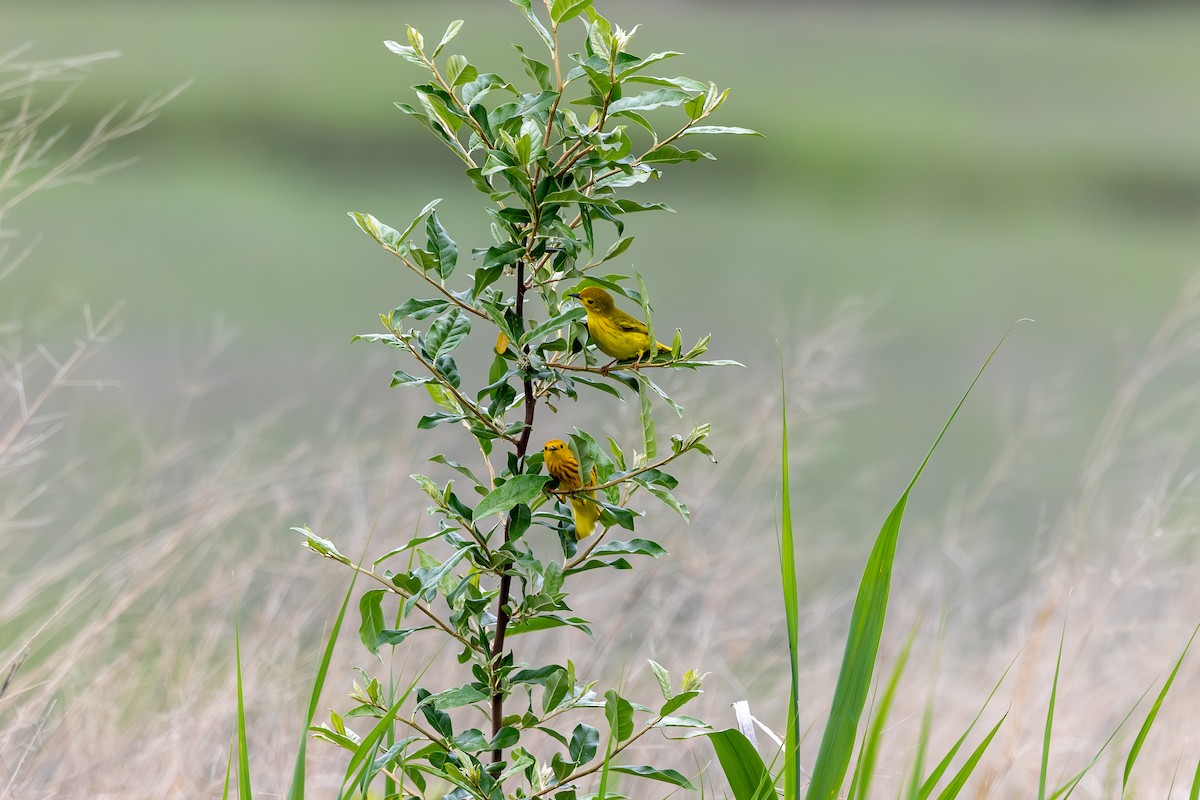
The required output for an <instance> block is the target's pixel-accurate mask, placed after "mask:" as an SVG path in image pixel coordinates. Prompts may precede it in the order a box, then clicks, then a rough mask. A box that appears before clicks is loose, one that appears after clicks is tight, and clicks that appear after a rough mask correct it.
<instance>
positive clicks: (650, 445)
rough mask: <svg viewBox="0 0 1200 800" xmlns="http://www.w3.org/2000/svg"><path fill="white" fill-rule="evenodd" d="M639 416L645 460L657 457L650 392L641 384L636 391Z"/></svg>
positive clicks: (656, 437) (656, 435)
mask: <svg viewBox="0 0 1200 800" xmlns="http://www.w3.org/2000/svg"><path fill="white" fill-rule="evenodd" d="M638 400H639V402H640V406H639V407H640V416H641V420H642V446H643V447H644V448H645V450H646V458H654V457H655V456H656V455H658V434H656V433H655V431H654V414H653V412H652V410H651V408H650V392H649V391H647V390H646V385H645V384H644V383H643V384H642V385H641V388H640V389H639V390H638Z"/></svg>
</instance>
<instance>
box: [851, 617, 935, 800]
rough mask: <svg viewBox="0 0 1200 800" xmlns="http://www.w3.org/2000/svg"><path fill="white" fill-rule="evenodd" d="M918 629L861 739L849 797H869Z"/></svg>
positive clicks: (909, 639)
mask: <svg viewBox="0 0 1200 800" xmlns="http://www.w3.org/2000/svg"><path fill="white" fill-rule="evenodd" d="M919 629H920V622H918V623H917V624H915V625H913V629H912V631H910V632H909V634H908V640H907V641H905V642H904V647H903V649H901V651H900V655H899V656H898V657H897V658H896V666H895V667H893V668H892V675H891V677H890V678H889V679H888V685H887V689H885V690H884V692H883V699H882V700H880V703H879V713H877V714H875V716H874V718H873V719H872V720H871V723H870V727H869V730H868V732H867V735H866V737H865V738H864V739H863V744H862V748H861V749H860V750H859V753H860V766H859V767H856V768H855V772H856V773H857V774H856V775H855V778H854V784H855V785H856V786H857V787H858V791H857V792H856V793H852V794H851V797H861V798H864V799H865V798H869V797H870V796H871V792H870V790H871V778H872V776H873V775H874V774H875V760H876V758H877V756H878V755H879V743H880V741H882V740H883V728H884V725H886V724H887V718H888V712H889V711H891V709H892V701H893V700H894V699H895V698H896V687H897V686H898V685H899V684H900V676H901V675H902V674H904V667H905V666H906V665H907V664H908V654H909V653H910V652H912V645H913V640H914V639H916V638H917V631H918V630H919Z"/></svg>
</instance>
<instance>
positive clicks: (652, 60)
mask: <svg viewBox="0 0 1200 800" xmlns="http://www.w3.org/2000/svg"><path fill="white" fill-rule="evenodd" d="M681 55H683V53H680V52H679V51H677V50H664V51H663V52H661V53H651V54H650V55H648V56H646V57H645V58H643V59H640V60H636V61H635V62H634V63H633V65H632V66H628V67H621V69H620V70H619V71H618V72H617V78H618V79H621V78H625V77H627V76H629V75H632V74H634V73H635V72H638V71H639V70H643V69H645V68H646V67H648V66H650V65H651V64H657V63H658V62H659V61H663V60H665V59H668V58H674V57H675V56H681Z"/></svg>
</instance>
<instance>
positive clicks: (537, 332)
mask: <svg viewBox="0 0 1200 800" xmlns="http://www.w3.org/2000/svg"><path fill="white" fill-rule="evenodd" d="M585 316H587V310H586V309H585V308H584V307H583V306H575V307H573V308H569V309H567V310H566V311H564V312H563V313H561V314H559V315H558V316H556V317H551V318H550V319H548V320H546V321H545V322H543V323H541V324H539V325H537V326H536V327H535V328H533V329H532V330H530V331H529V332H528V333H526V334H525V335H524V336H522V337H521V341H520V344H525V343H526V342H532V341H533V340H534V339H538V338H540V337H542V336H545V335H546V334H548V333H552V332H554V331H556V330H559V329H560V328H565V327H567V326H568V325H570V324H571V323H572V322H574V321H575V320H578V319H583V318H584V317H585Z"/></svg>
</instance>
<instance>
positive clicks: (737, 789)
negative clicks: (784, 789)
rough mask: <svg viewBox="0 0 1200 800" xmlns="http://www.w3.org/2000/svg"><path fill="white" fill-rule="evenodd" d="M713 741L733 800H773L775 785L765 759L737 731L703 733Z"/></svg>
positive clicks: (734, 729)
mask: <svg viewBox="0 0 1200 800" xmlns="http://www.w3.org/2000/svg"><path fill="white" fill-rule="evenodd" d="M704 735H705V736H707V737H708V740H709V741H710V742H712V746H713V750H714V751H716V754H717V760H718V761H720V762H721V770H722V771H723V772H724V773H725V780H726V782H727V783H728V784H729V789H730V791H732V792H733V796H734V800H774V798H775V788H774V786H775V783H774V781H772V780H771V774H770V773H769V772H767V765H766V764H764V763H763V760H762V756H760V755H759V754H758V751H757V750H755V749H754V745H752V744H750V740H749V739H747V738H746V736H745V735H744V734H743V733H742V732H741V731H739V730H737V729H736V728H730V729H728V730H724V731H712V732H711V733H706V734H704Z"/></svg>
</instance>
